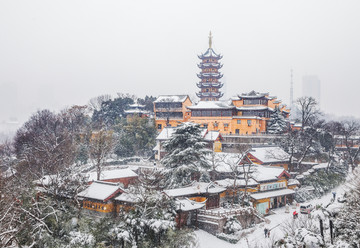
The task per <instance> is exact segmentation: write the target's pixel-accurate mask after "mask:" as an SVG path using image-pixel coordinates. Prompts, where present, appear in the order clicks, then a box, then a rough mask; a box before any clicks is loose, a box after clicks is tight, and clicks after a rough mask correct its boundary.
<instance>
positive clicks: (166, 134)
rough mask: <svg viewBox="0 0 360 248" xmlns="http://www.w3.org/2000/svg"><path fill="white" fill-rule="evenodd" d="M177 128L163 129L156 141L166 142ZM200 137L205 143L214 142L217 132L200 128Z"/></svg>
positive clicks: (217, 135) (218, 133)
mask: <svg viewBox="0 0 360 248" xmlns="http://www.w3.org/2000/svg"><path fill="white" fill-rule="evenodd" d="M183 125H186V122H184V123H183ZM176 129H177V127H165V128H163V130H161V132H160V133H159V135H158V136H157V137H156V140H168V139H170V138H171V137H172V135H173V134H174V133H175V131H176ZM200 135H201V137H203V138H204V140H205V141H215V140H216V139H217V138H218V137H219V135H220V132H219V131H208V130H207V128H201V134H200Z"/></svg>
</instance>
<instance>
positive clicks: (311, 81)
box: [302, 75, 321, 105]
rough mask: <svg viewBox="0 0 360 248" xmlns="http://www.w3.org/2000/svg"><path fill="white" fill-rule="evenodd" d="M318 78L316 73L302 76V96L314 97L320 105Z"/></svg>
mask: <svg viewBox="0 0 360 248" xmlns="http://www.w3.org/2000/svg"><path fill="white" fill-rule="evenodd" d="M320 89H321V87H320V80H319V78H318V77H317V76H316V75H307V76H303V80H302V92H303V96H309V97H312V98H314V99H315V100H316V101H317V102H318V103H319V105H320V101H321V97H320V96H321V91H320Z"/></svg>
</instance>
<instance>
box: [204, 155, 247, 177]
mask: <svg viewBox="0 0 360 248" xmlns="http://www.w3.org/2000/svg"><path fill="white" fill-rule="evenodd" d="M206 159H207V161H208V163H209V164H211V165H212V164H214V166H215V170H216V171H217V172H223V173H229V172H232V171H233V169H232V167H234V166H235V165H239V164H240V161H241V159H242V156H241V155H240V154H238V153H225V152H215V153H212V154H208V155H207V156H206Z"/></svg>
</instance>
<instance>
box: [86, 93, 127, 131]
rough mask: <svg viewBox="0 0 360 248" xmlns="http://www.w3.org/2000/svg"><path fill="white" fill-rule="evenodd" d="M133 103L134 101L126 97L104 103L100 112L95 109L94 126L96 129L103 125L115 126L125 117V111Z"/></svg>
mask: <svg viewBox="0 0 360 248" xmlns="http://www.w3.org/2000/svg"><path fill="white" fill-rule="evenodd" d="M133 103H134V100H133V99H132V98H130V97H129V96H126V95H125V96H123V95H121V96H119V97H118V98H115V99H114V100H111V99H110V100H107V101H104V102H102V103H101V108H100V110H96V109H95V110H94V113H93V115H92V121H93V125H94V126H95V127H97V126H99V125H100V126H101V125H103V124H105V125H106V126H112V125H115V124H116V123H117V122H118V121H119V119H120V118H121V117H124V111H125V110H126V109H128V108H129V105H130V104H133Z"/></svg>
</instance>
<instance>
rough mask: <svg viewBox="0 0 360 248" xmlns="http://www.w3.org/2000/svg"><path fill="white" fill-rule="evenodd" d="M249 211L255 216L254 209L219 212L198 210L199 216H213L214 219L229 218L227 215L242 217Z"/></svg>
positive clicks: (223, 210)
mask: <svg viewBox="0 0 360 248" xmlns="http://www.w3.org/2000/svg"><path fill="white" fill-rule="evenodd" d="M249 210H250V211H251V213H252V214H255V211H256V209H254V208H240V209H221V210H216V209H215V210H214V209H209V210H204V209H199V214H203V215H210V216H215V217H226V216H229V215H244V214H246V213H249V212H248V211H249Z"/></svg>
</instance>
